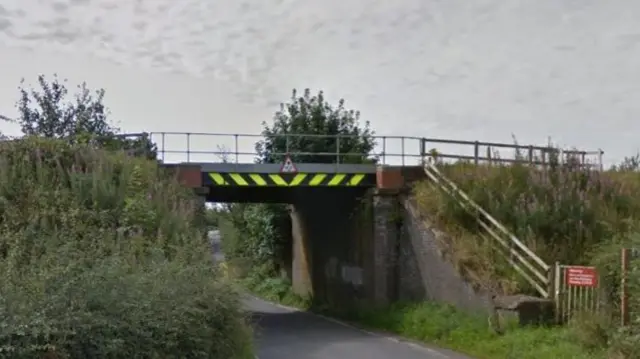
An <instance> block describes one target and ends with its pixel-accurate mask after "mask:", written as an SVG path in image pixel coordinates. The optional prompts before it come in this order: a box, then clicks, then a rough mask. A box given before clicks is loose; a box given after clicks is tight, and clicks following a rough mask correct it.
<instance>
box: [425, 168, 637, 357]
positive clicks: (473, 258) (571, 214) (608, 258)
mask: <svg viewBox="0 0 640 359" xmlns="http://www.w3.org/2000/svg"><path fill="white" fill-rule="evenodd" d="M637 163H638V161H637V156H636V157H633V158H627V159H625V161H623V163H621V164H620V165H617V166H614V167H613V168H612V169H610V170H608V171H604V172H597V171H590V170H588V169H586V168H584V167H581V166H578V165H577V164H576V163H573V162H569V164H565V165H560V164H559V163H558V162H557V161H551V163H550V165H549V166H546V167H544V168H534V167H530V166H528V165H526V164H513V165H504V164H498V163H494V164H493V165H491V166H488V165H487V166H483V165H480V166H478V165H472V164H469V163H464V162H460V163H455V164H440V166H439V167H440V168H441V170H442V172H443V173H445V175H446V176H447V177H448V178H450V179H451V180H452V181H454V182H455V183H456V184H457V185H458V186H459V187H460V188H461V189H462V190H463V191H464V192H465V193H467V194H468V195H469V196H470V197H471V198H472V199H473V200H474V201H475V202H477V203H478V204H479V205H480V206H481V207H482V208H484V209H485V210H486V211H487V212H489V213H490V214H491V215H492V216H494V217H495V218H496V219H497V220H498V221H500V222H501V223H502V224H503V225H505V226H506V227H507V228H508V229H509V230H510V231H512V232H513V233H514V234H515V235H516V236H517V237H518V238H519V239H521V240H522V241H523V242H524V243H525V244H526V245H527V246H528V247H529V248H530V249H532V250H533V251H534V252H535V253H536V254H537V255H538V256H540V257H541V258H542V259H543V260H544V261H545V262H546V263H549V264H553V263H555V262H556V261H558V262H560V263H563V264H572V265H596V266H597V267H598V269H599V271H600V275H601V285H602V287H603V289H602V297H601V301H602V303H601V312H600V313H599V315H598V316H596V317H594V316H593V315H592V316H587V317H586V318H582V319H579V318H578V319H576V320H578V321H579V322H580V325H576V326H575V328H576V330H577V333H578V335H577V337H578V338H582V340H581V342H582V344H584V345H585V346H586V347H588V348H594V347H598V348H600V349H602V350H604V349H605V348H606V349H607V350H609V352H610V353H609V356H608V357H611V358H635V357H637V356H638V353H639V352H638V350H640V341H638V339H637V338H638V336H637V333H630V332H629V331H630V329H628V328H620V327H619V326H618V325H617V324H618V323H619V316H618V308H617V305H618V303H619V300H620V298H619V283H620V250H621V248H622V247H630V246H637V245H640V242H638V241H637V240H635V242H636V244H633V242H634V240H633V238H634V237H635V236H637V233H638V232H637V231H638V225H639V224H640V201H638V200H637V198H640V196H639V195H640V174H639V173H638V172H637V171H638V165H637ZM414 194H415V198H416V199H417V202H418V204H419V207H420V208H421V210H422V212H423V213H425V214H427V216H428V218H429V219H430V220H431V221H434V222H435V224H436V225H437V226H438V227H439V228H440V229H441V230H444V231H445V232H446V233H447V234H449V236H448V238H447V241H448V243H447V245H448V246H450V249H451V250H450V252H451V259H452V260H453V261H454V264H455V266H456V268H458V269H459V271H460V272H461V274H462V275H463V276H464V277H466V278H467V279H469V280H471V281H473V282H475V284H476V285H478V286H481V287H484V288H492V289H494V290H496V289H498V291H502V292H503V293H515V292H523V291H524V292H526V291H528V290H530V288H528V287H527V285H526V283H525V282H524V281H522V280H520V278H519V277H518V276H517V274H516V273H515V272H514V271H513V270H512V269H511V268H510V267H509V265H507V264H506V263H505V261H504V257H502V255H500V254H497V253H496V252H495V251H493V250H492V249H491V246H490V243H487V241H486V240H485V239H483V237H482V236H480V235H479V233H482V231H481V230H480V228H479V227H478V222H477V220H476V219H475V218H474V217H473V216H471V215H469V213H468V212H466V211H465V210H464V209H463V208H462V207H461V206H460V205H459V204H458V203H456V202H455V201H454V200H453V199H452V198H451V197H450V196H448V195H446V194H445V193H443V192H441V191H439V190H438V189H437V188H435V186H432V185H431V184H430V183H428V182H424V183H420V184H418V185H417V186H416V187H415V189H414ZM632 267H633V268H635V267H634V266H632ZM634 270H635V269H634ZM630 276H631V278H632V279H631V280H632V281H637V280H640V276H638V273H635V272H634V273H631V275H630ZM634 288H636V287H634V286H633V285H632V286H631V291H632V294H631V296H632V297H635V298H640V291H638V290H637V288H636V289H634ZM635 313H636V314H637V313H639V312H637V310H636V311H635ZM635 320H638V318H635Z"/></svg>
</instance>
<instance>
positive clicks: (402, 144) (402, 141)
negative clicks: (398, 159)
mask: <svg viewBox="0 0 640 359" xmlns="http://www.w3.org/2000/svg"><path fill="white" fill-rule="evenodd" d="M400 141H401V147H402V166H403V167H404V136H403V137H401V139H400Z"/></svg>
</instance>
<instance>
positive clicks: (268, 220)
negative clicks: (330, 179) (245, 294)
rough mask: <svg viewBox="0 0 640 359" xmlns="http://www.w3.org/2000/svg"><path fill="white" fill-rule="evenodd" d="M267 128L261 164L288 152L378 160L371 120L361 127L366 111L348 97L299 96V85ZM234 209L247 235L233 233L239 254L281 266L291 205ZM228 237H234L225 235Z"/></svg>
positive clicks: (307, 159)
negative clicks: (329, 100)
mask: <svg viewBox="0 0 640 359" xmlns="http://www.w3.org/2000/svg"><path fill="white" fill-rule="evenodd" d="M263 126H264V130H263V132H262V134H263V135H264V139H263V140H262V141H260V142H258V143H257V144H256V150H257V152H258V158H257V161H258V162H261V163H277V162H282V161H283V160H284V156H285V154H287V153H289V154H290V155H291V158H292V160H293V161H298V162H304V163H336V162H338V161H339V162H340V163H375V158H371V156H370V153H371V151H372V150H373V148H374V146H375V140H374V137H373V135H374V134H373V131H372V130H371V129H370V128H369V122H365V123H364V124H363V125H361V123H360V113H359V112H357V111H355V110H348V109H346V108H345V101H344V100H340V101H339V102H338V105H337V106H332V105H330V104H329V103H327V102H326V101H325V98H324V94H323V92H322V91H320V92H318V94H317V95H314V96H312V95H311V91H310V90H309V89H306V90H305V91H304V94H303V96H302V97H298V96H297V92H296V90H295V89H294V90H293V92H292V96H291V101H290V102H289V103H286V104H282V105H281V106H280V110H279V111H277V112H276V113H275V116H274V117H273V123H271V124H267V123H266V122H263ZM230 213H231V214H233V215H232V222H233V227H234V232H236V233H242V236H234V237H233V238H236V241H237V242H238V243H234V244H233V246H228V248H231V247H233V248H238V250H237V251H236V252H234V254H233V255H238V256H245V257H249V259H251V261H252V263H253V264H254V265H263V264H268V265H270V266H271V267H272V268H274V269H275V270H276V271H278V270H279V269H281V268H282V266H283V265H284V258H285V257H286V253H287V252H288V251H287V250H286V247H287V246H288V245H289V246H290V233H291V224H290V219H289V212H288V210H287V208H286V207H285V206H284V205H280V204H269V205H253V204H243V205H236V206H233V208H231V210H230ZM225 230H226V231H229V230H228V229H225ZM223 232H224V231H223ZM225 236H230V235H229V234H227V233H223V238H224V237H225ZM227 242H230V240H228V241H227ZM227 253H228V252H227ZM254 267H255V268H258V267H259V266H254Z"/></svg>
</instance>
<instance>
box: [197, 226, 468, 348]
mask: <svg viewBox="0 0 640 359" xmlns="http://www.w3.org/2000/svg"><path fill="white" fill-rule="evenodd" d="M209 237H210V239H211V246H212V248H211V249H212V254H213V258H214V261H216V262H221V261H224V254H223V253H222V251H221V250H220V234H219V232H218V231H212V232H211V233H209ZM244 306H245V308H246V310H247V312H248V313H249V314H250V316H251V320H252V322H253V324H254V327H255V336H256V338H255V340H256V347H257V359H389V358H392V359H471V358H469V357H466V356H463V355H460V354H456V353H453V352H451V351H447V350H443V349H435V348H428V347H426V346H422V345H418V344H414V343H412V342H409V341H402V340H399V339H398V338H391V337H385V336H382V335H378V334H375V333H371V332H367V331H364V330H360V329H357V328H354V327H351V326H349V325H346V324H343V323H340V322H338V321H335V320H331V319H327V318H323V317H321V316H318V315H315V314H313V313H307V312H301V311H297V310H295V309H289V308H285V307H282V306H278V305H275V304H272V303H269V302H267V301H264V300H261V299H258V298H255V297H252V296H247V297H246V298H245V299H244Z"/></svg>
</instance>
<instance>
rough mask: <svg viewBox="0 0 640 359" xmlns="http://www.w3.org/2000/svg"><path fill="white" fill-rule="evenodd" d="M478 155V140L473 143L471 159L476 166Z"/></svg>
mask: <svg viewBox="0 0 640 359" xmlns="http://www.w3.org/2000/svg"><path fill="white" fill-rule="evenodd" d="M478 157H480V142H478V141H476V143H475V144H474V145H473V160H474V162H475V164H476V166H477V165H478V161H479V159H478Z"/></svg>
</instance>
